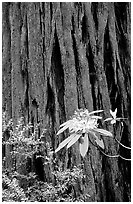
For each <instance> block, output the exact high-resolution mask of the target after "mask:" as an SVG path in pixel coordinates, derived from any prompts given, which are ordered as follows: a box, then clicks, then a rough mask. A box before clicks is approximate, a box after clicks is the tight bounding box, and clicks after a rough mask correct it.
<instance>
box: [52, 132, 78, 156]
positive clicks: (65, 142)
mask: <svg viewBox="0 0 133 204" xmlns="http://www.w3.org/2000/svg"><path fill="white" fill-rule="evenodd" d="M75 135H76V134H75V133H74V134H71V135H70V136H69V137H67V138H66V139H65V140H63V142H61V143H60V144H59V146H58V148H57V149H56V150H55V153H57V152H58V151H59V150H60V149H62V148H63V147H64V146H65V145H66V144H67V143H68V142H69V141H70V140H71V139H72V138H73V137H74V136H75Z"/></svg>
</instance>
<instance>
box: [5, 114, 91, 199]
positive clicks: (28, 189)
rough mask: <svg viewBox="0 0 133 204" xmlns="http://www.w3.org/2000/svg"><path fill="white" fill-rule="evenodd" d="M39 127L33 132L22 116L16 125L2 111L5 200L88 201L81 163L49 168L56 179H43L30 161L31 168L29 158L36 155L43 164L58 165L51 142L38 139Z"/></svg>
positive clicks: (31, 159)
mask: <svg viewBox="0 0 133 204" xmlns="http://www.w3.org/2000/svg"><path fill="white" fill-rule="evenodd" d="M37 130H38V128H37V127H36V128H34V131H33V127H32V125H31V124H28V125H25V124H24V119H23V118H20V120H19V121H18V124H17V126H16V127H15V128H14V127H13V122H12V120H8V119H7V116H6V114H5V113H3V124H2V149H3V154H2V158H3V160H2V162H3V166H2V201H3V202H35V201H38V202H73V201H74V202H75V201H81V202H83V201H85V200H86V198H87V196H89V195H85V196H84V193H83V189H81V187H80V186H82V185H80V184H82V183H83V182H84V180H85V176H84V174H83V170H82V167H81V166H79V167H76V166H73V168H71V169H63V168H61V167H59V165H58V163H56V168H51V169H50V171H51V172H50V173H51V175H52V177H53V178H54V179H53V180H52V181H47V179H45V181H42V180H41V179H40V178H39V176H38V175H37V172H36V171H35V168H34V165H33V164H32V165H31V164H30V165H31V168H29V166H28V165H29V163H28V161H33V156H35V155H36V157H40V158H41V159H42V161H43V164H44V165H49V164H51V166H54V165H55V160H54V159H53V154H52V151H51V146H50V144H49V143H48V142H47V143H46V142H44V141H42V140H41V139H40V138H41V137H40V138H39V139H38V137H37V136H38V132H37ZM43 138H44V135H43ZM8 148H9V149H8ZM45 153H47V154H45ZM46 163H47V164H46ZM40 168H41V167H40Z"/></svg>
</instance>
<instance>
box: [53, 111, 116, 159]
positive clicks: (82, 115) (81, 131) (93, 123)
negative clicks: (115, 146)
mask: <svg viewBox="0 0 133 204" xmlns="http://www.w3.org/2000/svg"><path fill="white" fill-rule="evenodd" d="M101 112H103V110H98V111H93V112H90V113H89V112H88V110H87V109H85V110H83V109H81V110H78V111H75V113H74V116H73V117H72V119H70V120H68V121H67V122H65V123H63V124H62V125H60V127H61V129H60V130H59V131H58V133H57V135H59V134H60V133H62V132H63V131H64V130H66V129H67V128H68V129H69V133H70V136H69V137H68V138H66V139H65V140H64V141H63V142H61V143H60V145H59V147H58V148H57V149H56V150H55V153H56V152H58V151H59V150H60V149H62V148H63V147H64V146H65V145H67V149H68V148H69V147H71V146H72V145H73V144H74V143H75V142H77V141H79V150H80V154H81V156H82V157H84V156H85V155H86V153H87V150H88V146H89V139H88V137H89V136H90V135H92V136H93V137H94V139H95V142H96V144H97V145H99V146H100V147H101V148H102V149H104V143H103V140H102V139H101V138H100V135H103V136H108V137H113V135H112V133H111V132H109V131H107V130H104V129H100V128H98V119H102V117H101V116H96V115H94V114H95V113H101Z"/></svg>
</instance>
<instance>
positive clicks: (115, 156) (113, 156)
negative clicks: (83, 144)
mask: <svg viewBox="0 0 133 204" xmlns="http://www.w3.org/2000/svg"><path fill="white" fill-rule="evenodd" d="M89 141H90V142H91V144H92V145H94V146H95V147H97V148H98V149H99V151H100V152H101V153H102V154H103V155H105V156H106V157H110V158H118V157H120V158H121V159H123V160H126V161H131V159H127V158H125V157H122V156H121V155H119V154H117V155H108V154H106V153H104V152H103V151H102V150H101V149H100V148H99V146H97V145H95V144H94V143H93V142H92V141H91V139H90V137H89Z"/></svg>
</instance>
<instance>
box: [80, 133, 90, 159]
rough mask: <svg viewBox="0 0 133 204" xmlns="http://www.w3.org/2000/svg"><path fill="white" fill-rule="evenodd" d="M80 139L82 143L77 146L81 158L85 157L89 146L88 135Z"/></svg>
mask: <svg viewBox="0 0 133 204" xmlns="http://www.w3.org/2000/svg"><path fill="white" fill-rule="evenodd" d="M82 139H83V142H82V143H80V144H79V150H80V154H81V156H82V157H85V155H86V153H87V151H88V146H89V140H88V134H87V133H86V134H85V136H84V137H83V138H82Z"/></svg>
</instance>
